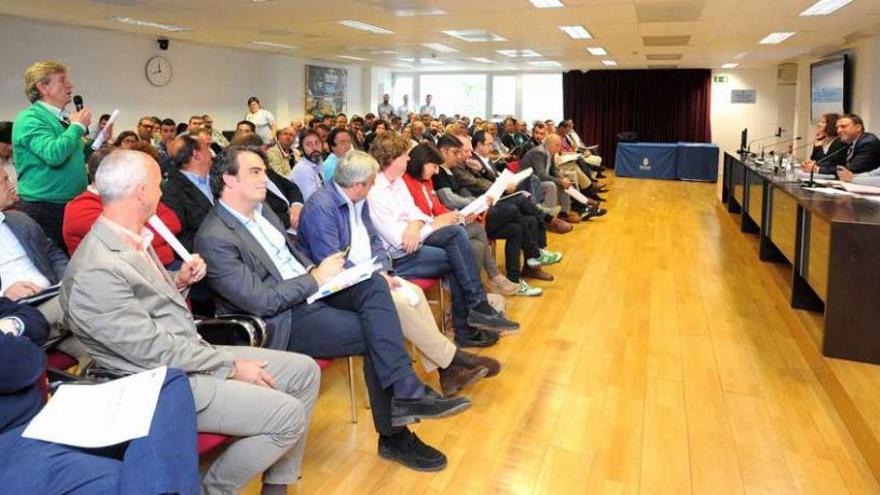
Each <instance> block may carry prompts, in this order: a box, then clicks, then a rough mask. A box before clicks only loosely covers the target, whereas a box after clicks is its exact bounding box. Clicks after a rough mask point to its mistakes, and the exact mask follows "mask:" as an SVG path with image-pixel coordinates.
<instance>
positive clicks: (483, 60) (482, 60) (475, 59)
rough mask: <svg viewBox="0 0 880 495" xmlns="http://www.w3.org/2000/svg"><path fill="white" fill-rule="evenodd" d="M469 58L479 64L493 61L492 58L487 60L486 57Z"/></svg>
mask: <svg viewBox="0 0 880 495" xmlns="http://www.w3.org/2000/svg"><path fill="white" fill-rule="evenodd" d="M471 60H473V61H474V62H479V63H481V64H494V63H495V61H494V60H489V59H488V58H486V57H471Z"/></svg>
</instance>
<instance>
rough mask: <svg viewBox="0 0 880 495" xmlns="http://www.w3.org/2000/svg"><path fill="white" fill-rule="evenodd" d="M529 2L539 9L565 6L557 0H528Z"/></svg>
mask: <svg viewBox="0 0 880 495" xmlns="http://www.w3.org/2000/svg"><path fill="white" fill-rule="evenodd" d="M529 3H531V4H532V5H534V6H535V7H536V8H539V9H555V8H559V7H565V5H564V4H563V3H562V2H560V1H559V0H529Z"/></svg>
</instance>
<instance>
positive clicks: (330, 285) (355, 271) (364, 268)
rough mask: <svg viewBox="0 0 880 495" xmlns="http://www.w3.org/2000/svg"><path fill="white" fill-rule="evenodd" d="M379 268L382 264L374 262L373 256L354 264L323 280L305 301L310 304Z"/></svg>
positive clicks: (359, 280)
mask: <svg viewBox="0 0 880 495" xmlns="http://www.w3.org/2000/svg"><path fill="white" fill-rule="evenodd" d="M381 269H382V265H380V264H379V263H376V258H375V257H374V258H373V259H371V260H370V261H365V262H363V263H359V264H357V265H354V266H353V267H351V268H349V269H347V270H344V271H342V272H340V273H337V274H336V276H335V277H333V278H331V279H330V280H328V281H326V282H324V284H323V285H321V286H320V287H318V292H315V293H314V294H312V295H311V296H309V297H308V298H307V299H306V303H308V304H312V303H313V302H315V301H317V300H318V299H323V298H325V297H327V296H329V295H331V294H335V293H337V292H339V291H341V290H344V289H347V288H349V287H351V286H352V285H355V284H359V283H361V282H363V281H364V280H366V279H368V278H370V276H372V275H373V272H375V271H376V270H381Z"/></svg>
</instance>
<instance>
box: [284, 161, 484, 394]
mask: <svg viewBox="0 0 880 495" xmlns="http://www.w3.org/2000/svg"><path fill="white" fill-rule="evenodd" d="M378 171H379V164H378V163H376V160H375V159H374V158H373V157H372V156H370V155H369V154H367V153H364V152H363V151H351V152H349V153H348V154H346V155H345V157H343V158H342V160H341V161H340V163H339V164H338V166H337V167H336V170H335V172H334V175H333V179H331V180H330V181H328V183H327V185H326V186H324V187H323V188H322V189H320V190H318V191H317V192H315V194H313V195H312V197H311V198H309V202H308V203H307V204H306V206H305V208H304V209H303V222H302V229H300V232H299V241H300V245H301V246H302V247H303V249H304V250H305V252H306V253H307V254H308V255H309V256H310V257H311V258H312V259H313V260H315V261H316V262H321V261H323V260H324V259H325V258H327V257H328V256H331V255H333V254H335V253H338V252H340V251H346V250H348V255H347V256H346V262H345V264H346V266H351V265H353V264H357V263H363V262H368V261H370V259H372V258H376V259H377V260H378V261H379V262H380V263H382V265H383V268H384V271H383V272H382V274H383V276H384V277H385V281H386V282H388V286H389V287H391V288H392V290H391V295H392V297H393V299H394V306H395V307H396V308H397V313H398V315H399V316H400V323H401V328H402V330H403V335H404V337H406V339H407V340H409V341H410V342H412V343H413V345H415V346H416V348H417V349H418V350H419V352H420V353H421V355H422V364H423V365H424V366H425V371H427V372H431V371H434V370H435V369H436V370H438V373H439V375H440V386H441V388H442V389H443V395H447V396H448V395H452V394H454V393H456V392H457V391H458V390H460V389H461V388H463V387H465V386H467V385H471V384H473V383H475V382H476V381H477V380H479V379H480V378H482V376H494V375H496V374H497V373H498V372H499V371H500V368H501V367H500V365H499V364H498V362H497V361H495V360H494V359H491V358H486V357H480V356H477V355H475V354H471V353H468V352H465V351H462V350H460V349H457V348H456V346H455V344H453V343H452V342H450V341H449V340H448V339H447V338H446V337H444V336H443V334H441V333H440V329H439V328H437V323H436V322H435V321H434V316H433V315H432V314H431V308H430V307H429V306H428V301H427V300H425V294H424V292H422V289H420V288H419V287H418V286H416V285H414V284H412V283H410V282H407V281H406V280H404V279H402V278H400V277H395V276H394V275H393V271H392V270H391V259H390V258H389V257H388V253H387V252H385V248H384V247H383V246H382V240H381V239H379V234H378V232H376V229H375V227H373V222H372V221H371V220H370V209H369V206H368V205H367V204H366V203H367V202H366V199H367V193H369V192H370V188H371V187H372V185H373V181H375V179H376V173H377V172H378ZM407 294H412V295H414V296H416V300H415V301H410V300H409V298H408V297H407ZM487 374H488V375H487Z"/></svg>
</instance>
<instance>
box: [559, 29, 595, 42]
mask: <svg viewBox="0 0 880 495" xmlns="http://www.w3.org/2000/svg"><path fill="white" fill-rule="evenodd" d="M559 29H561V30H562V32H564V33H565V34H567V35H568V36H569V37H570V38H571V39H573V40H588V39H592V38H593V35H591V34H590V32H589V31H587V28H585V27H583V26H559Z"/></svg>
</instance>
